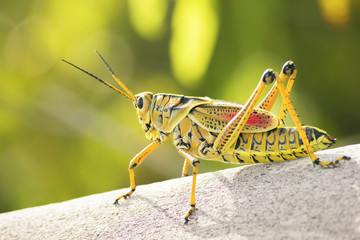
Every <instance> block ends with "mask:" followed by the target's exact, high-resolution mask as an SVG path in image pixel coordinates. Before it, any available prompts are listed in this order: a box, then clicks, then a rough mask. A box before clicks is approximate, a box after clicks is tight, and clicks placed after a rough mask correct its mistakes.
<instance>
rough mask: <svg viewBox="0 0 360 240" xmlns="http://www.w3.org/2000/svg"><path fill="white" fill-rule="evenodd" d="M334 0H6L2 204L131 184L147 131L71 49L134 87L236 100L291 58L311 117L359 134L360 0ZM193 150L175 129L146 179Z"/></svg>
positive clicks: (0, 12) (0, 117)
mask: <svg viewBox="0 0 360 240" xmlns="http://www.w3.org/2000/svg"><path fill="white" fill-rule="evenodd" d="M333 2H336V1H320V0H319V1H318V2H314V1H306V2H301V1H299V2H294V3H290V2H289V1H285V0H276V1H236V0H231V1H218V0H211V1H205V0H199V1H190V0H182V1H167V0H143V1H134V0H129V1H102V2H100V1H85V0H81V1H70V0H65V1H45V0H40V1H34V0H30V1H2V3H0V28H1V31H0V46H1V49H2V51H1V55H0V56H1V57H0V78H1V87H0V195H1V198H0V212H4V211H10V210H15V209H19V208H24V207H31V206H35V205H42V204H46V203H50V202H56V201H63V200H67V199H71V198H74V197H80V196H84V195H88V194H93V193H97V192H103V191H108V190H113V189H116V188H120V187H127V186H128V185H129V179H128V178H129V177H128V172H127V167H128V163H129V161H130V160H131V158H132V157H133V156H134V155H136V154H137V153H138V152H139V151H140V150H141V149H142V148H143V147H145V146H146V145H147V144H148V143H149V142H148V141H147V140H146V139H145V137H144V134H143V132H142V131H141V129H140V126H139V124H138V123H137V119H136V116H135V111H134V110H133V107H132V104H131V103H130V102H129V101H128V100H127V99H125V98H124V97H122V96H121V95H119V94H116V93H115V92H113V91H111V90H109V89H108V88H106V87H104V86H102V85H100V84H99V83H98V82H96V81H95V80H93V79H90V78H89V77H88V76H86V75H84V74H83V73H81V72H79V71H77V70H76V69H74V68H71V67H69V66H68V65H66V64H64V63H63V62H61V61H60V59H61V58H64V59H66V60H68V61H71V62H73V63H75V64H77V65H79V66H81V67H83V68H84V69H87V70H88V71H90V72H92V73H94V74H95V75H98V76H99V77H101V78H103V79H105V80H109V81H111V80H110V76H109V75H108V73H107V71H106V69H105V67H104V66H103V65H102V63H101V62H100V61H99V59H98V57H97V56H96V54H95V53H94V51H93V50H95V49H97V50H98V51H99V52H100V53H101V54H102V55H103V56H104V57H105V59H106V60H107V61H108V63H109V64H110V65H111V66H112V68H113V70H114V71H115V72H116V73H117V75H118V76H119V77H120V78H121V79H122V80H123V81H124V82H125V83H127V85H128V87H129V88H130V89H131V90H132V91H133V92H134V93H138V92H143V91H153V92H170V93H177V94H185V95H195V96H209V97H211V98H216V99H226V100H231V101H239V102H245V101H246V100H247V98H248V97H249V96H250V94H251V92H252V91H253V89H254V88H255V86H256V84H257V82H258V79H259V78H260V76H261V74H262V73H263V71H264V70H265V69H266V68H273V69H275V70H278V71H279V70H280V69H281V66H282V64H283V63H284V62H285V61H286V60H288V59H292V60H293V61H294V62H295V63H296V65H297V67H298V69H299V73H298V78H297V81H296V82H295V86H294V91H293V92H292V96H291V97H292V100H293V103H294V106H295V107H296V108H297V110H298V113H299V114H300V116H301V120H302V121H303V122H304V123H306V124H309V125H314V126H318V127H321V128H323V129H326V130H327V131H328V132H329V133H330V134H332V135H334V136H336V137H337V138H338V140H339V143H338V144H337V146H341V145H344V144H350V143H358V142H359V140H360V135H359V130H360V126H359V124H358V119H359V117H360V109H359V105H358V103H359V101H358V95H359V93H358V92H359V89H360V83H359V80H358V75H359V74H358V72H357V70H358V69H357V67H358V58H359V52H360V45H359V42H360V31H359V29H360V26H359V25H360V19H359V17H358V16H359V14H357V13H358V12H359V6H358V5H356V3H355V2H351V1H345V0H344V1H340V2H341V4H340V5H339V6H338V5H336V6H335V8H337V9H339V10H341V11H335V13H337V12H340V13H341V14H342V15H340V16H337V15H336V14H335V13H333V12H332V11H333V10H334V6H333V5H332V4H333ZM351 4H352V5H351ZM278 110H279V103H278V105H277V106H276V107H275V109H274V112H275V113H277V112H278ZM288 124H289V125H290V124H292V122H291V121H290V119H289V120H288ZM182 164H183V159H182V158H181V157H180V156H179V155H178V153H177V152H176V150H175V148H174V147H173V146H172V145H171V143H166V144H164V146H161V147H159V149H157V150H156V151H154V153H153V154H151V155H150V156H149V157H148V159H146V161H145V162H144V163H143V164H142V166H141V167H140V168H137V169H136V177H137V183H138V184H144V183H148V182H153V181H158V180H164V179H167V178H173V177H179V176H180V175H181V167H182ZM223 167H226V165H224V164H218V163H210V162H205V161H202V164H201V167H200V170H201V171H203V172H204V171H210V170H215V169H219V168H223ZM115 197H116V196H114V198H115Z"/></svg>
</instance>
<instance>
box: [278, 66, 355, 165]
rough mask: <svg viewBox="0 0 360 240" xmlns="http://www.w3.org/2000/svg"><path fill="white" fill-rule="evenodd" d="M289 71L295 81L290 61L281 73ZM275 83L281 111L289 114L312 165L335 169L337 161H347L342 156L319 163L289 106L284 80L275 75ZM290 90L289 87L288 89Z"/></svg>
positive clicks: (345, 157)
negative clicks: (282, 106)
mask: <svg viewBox="0 0 360 240" xmlns="http://www.w3.org/2000/svg"><path fill="white" fill-rule="evenodd" d="M289 70H290V79H295V77H296V73H297V69H296V67H295V64H294V63H293V62H291V61H288V62H287V63H285V65H284V66H283V69H282V73H285V72H288V71H289ZM276 81H277V82H276V83H277V88H278V90H279V92H280V94H281V97H282V99H283V105H284V109H282V110H283V111H284V110H285V108H286V109H287V110H288V111H289V114H290V116H291V118H292V120H293V122H294V124H295V126H296V128H297V130H298V131H299V134H300V137H301V139H302V141H303V143H304V145H305V148H306V150H307V153H308V155H309V157H310V159H311V161H312V162H313V163H314V165H320V166H322V167H325V168H333V167H337V166H339V161H340V160H342V159H344V160H349V159H350V157H347V156H343V157H340V158H338V159H336V160H334V161H329V162H327V161H320V159H319V158H318V157H317V156H316V155H315V154H314V150H313V148H312V147H311V145H310V144H309V140H308V138H307V136H306V133H305V131H304V129H303V128H302V124H301V123H300V121H299V118H298V116H297V114H296V112H295V109H294V107H293V106H292V104H291V101H290V98H289V92H287V91H286V89H285V87H284V78H280V77H279V75H278V74H276ZM290 89H291V87H290Z"/></svg>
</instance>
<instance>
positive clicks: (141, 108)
mask: <svg viewBox="0 0 360 240" xmlns="http://www.w3.org/2000/svg"><path fill="white" fill-rule="evenodd" d="M135 98H136V102H134V106H135V109H136V114H137V115H138V117H139V122H140V124H141V126H142V128H143V130H144V131H145V132H147V131H148V130H149V129H150V127H151V126H150V121H151V120H150V108H151V103H152V100H153V94H152V93H151V92H143V93H139V94H137V95H135Z"/></svg>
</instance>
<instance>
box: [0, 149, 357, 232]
mask: <svg viewBox="0 0 360 240" xmlns="http://www.w3.org/2000/svg"><path fill="white" fill-rule="evenodd" d="M317 155H318V156H319V157H320V158H321V159H322V160H330V159H331V160H332V159H335V158H336V157H338V156H341V155H347V156H350V157H351V158H352V159H351V160H350V161H345V162H344V161H343V162H342V165H341V166H340V167H339V168H336V169H321V168H319V167H315V168H314V167H313V166H312V163H311V162H310V160H309V159H308V158H304V159H299V160H293V161H289V162H285V163H274V164H257V165H249V166H243V167H238V168H233V169H226V170H221V171H217V172H211V173H206V174H199V176H198V182H197V191H196V192H197V202H196V207H197V210H196V211H195V213H194V214H193V215H192V217H191V220H190V222H189V223H188V224H187V225H184V224H183V217H184V214H185V213H186V211H187V210H188V208H189V198H190V188H191V181H192V178H191V177H186V178H180V179H173V180H168V181H164V182H158V183H153V184H149V185H142V186H138V188H137V189H136V192H135V193H134V195H133V197H132V198H130V199H128V200H126V201H120V205H119V206H117V207H116V206H114V205H113V204H112V203H113V201H114V198H115V197H117V196H118V195H119V194H121V193H124V192H127V191H128V189H120V190H116V191H112V192H106V193H101V194H96V195H91V196H87V197H82V198H79V199H74V200H70V201H66V202H61V203H54V204H50V205H46V206H40V207H34V208H28V209H23V210H18V211H14V212H8V213H3V214H0V239H171V238H173V239H190V238H191V239H202V238H219V239H220V238H221V239H233V238H234V237H236V239H282V238H291V239H294V238H295V239H360V144H359V145H351V146H346V147H341V148H336V149H330V150H325V151H321V152H318V153H317ZM202 164H206V163H205V161H202ZM200 167H201V165H200Z"/></svg>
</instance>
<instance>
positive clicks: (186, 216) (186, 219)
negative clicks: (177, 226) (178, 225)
mask: <svg viewBox="0 0 360 240" xmlns="http://www.w3.org/2000/svg"><path fill="white" fill-rule="evenodd" d="M190 206H191V207H190V210H189V211H188V212H187V214H186V215H185V218H184V223H185V224H187V223H188V222H189V217H190V215H191V214H192V213H193V212H194V210H195V204H194V205H190Z"/></svg>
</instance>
